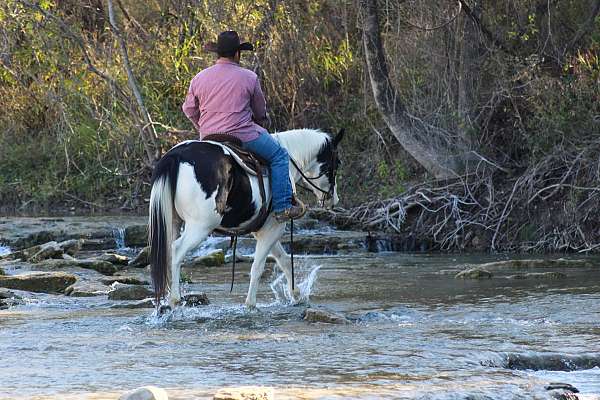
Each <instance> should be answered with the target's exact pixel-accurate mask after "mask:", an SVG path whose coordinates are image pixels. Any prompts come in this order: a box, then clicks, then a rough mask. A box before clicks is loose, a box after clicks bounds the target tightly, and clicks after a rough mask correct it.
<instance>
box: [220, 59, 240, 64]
mask: <svg viewBox="0 0 600 400" xmlns="http://www.w3.org/2000/svg"><path fill="white" fill-rule="evenodd" d="M217 64H230V65H239V64H238V63H236V62H235V61H229V60H223V59H218V60H217Z"/></svg>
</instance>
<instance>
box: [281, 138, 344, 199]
mask: <svg viewBox="0 0 600 400" xmlns="http://www.w3.org/2000/svg"><path fill="white" fill-rule="evenodd" d="M290 162H291V163H292V165H293V166H294V168H296V170H297V171H298V173H299V174H300V176H301V177H302V178H303V179H304V181H305V182H306V183H308V184H309V185H310V186H312V187H313V188H314V189H316V190H317V191H319V192H321V193H323V195H324V196H323V198H322V200H321V206H322V207H325V202H326V201H327V200H330V199H332V198H333V192H334V190H335V175H336V173H337V151H336V150H332V152H331V169H330V170H327V171H323V172H321V173H320V174H319V175H317V176H306V174H304V172H302V170H301V169H300V167H299V166H298V163H296V160H294V159H293V158H292V157H291V156H290ZM325 175H327V178H328V179H329V190H328V191H325V190H323V189H321V188H320V187H319V186H317V185H315V184H314V183H313V181H316V180H317V179H320V178H322V177H323V176H325ZM296 185H297V186H299V187H301V188H303V189H305V190H310V189H309V188H307V187H305V186H303V185H301V184H296Z"/></svg>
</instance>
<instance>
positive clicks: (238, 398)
mask: <svg viewBox="0 0 600 400" xmlns="http://www.w3.org/2000/svg"><path fill="white" fill-rule="evenodd" d="M274 398H275V395H274V391H273V388H270V387H261V386H242V387H236V388H222V389H219V390H218V391H217V393H215V397H213V399H214V400H273V399H274Z"/></svg>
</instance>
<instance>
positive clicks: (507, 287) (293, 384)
mask: <svg viewBox="0 0 600 400" xmlns="http://www.w3.org/2000/svg"><path fill="white" fill-rule="evenodd" d="M498 258H501V257H500V256H495V257H494V256H480V255H470V256H456V255H432V254H399V253H385V254H354V255H344V256H324V257H297V259H298V260H299V261H298V262H299V264H300V265H299V266H298V271H297V272H298V274H297V282H298V286H299V287H300V289H301V291H302V294H303V296H304V297H305V301H306V302H308V303H310V305H311V306H313V307H326V308H327V309H328V310H332V311H335V312H339V313H342V314H344V315H345V316H347V317H348V318H349V319H350V320H351V323H349V324H346V325H331V324H323V323H308V322H305V321H303V320H302V313H303V311H304V309H305V308H306V305H305V304H298V305H294V304H291V303H290V302H289V301H288V298H289V297H288V295H287V294H286V290H285V286H284V284H283V283H284V279H283V278H282V277H281V276H280V274H279V273H277V271H275V272H273V271H271V270H267V271H266V272H265V275H264V279H263V282H262V283H261V286H260V291H259V304H258V309H257V310H255V311H248V310H246V309H245V308H244V307H242V306H241V304H242V303H243V301H244V298H245V294H246V289H247V284H248V277H247V274H248V268H247V266H246V267H245V268H244V267H243V266H240V267H241V268H240V269H239V270H238V276H236V286H235V288H234V291H233V293H229V283H228V282H229V274H230V271H229V269H228V268H226V267H217V268H205V269H202V270H194V271H188V273H189V274H190V276H191V278H192V281H193V282H195V283H194V284H188V285H186V287H185V288H186V290H192V291H205V292H206V293H207V294H208V295H209V297H210V299H211V301H212V303H211V305H209V306H200V307H197V308H178V309H176V310H175V311H174V312H172V313H171V314H167V315H164V316H162V317H160V318H159V317H156V316H154V315H153V314H152V310H148V309H141V310H122V309H111V308H109V306H110V304H111V303H109V302H108V301H107V300H106V299H105V298H70V297H65V296H53V295H39V294H36V295H30V298H28V300H27V304H26V305H21V306H17V307H13V308H10V309H9V310H3V311H0V398H2V399H20V398H39V399H42V398H43V399H45V398H56V399H71V398H84V399H85V398H88V399H104V398H106V399H116V398H118V394H117V393H118V392H120V391H123V390H128V389H131V388H135V387H138V386H142V385H157V386H160V387H163V388H166V389H167V390H168V391H169V393H170V394H171V398H172V399H196V398H198V399H200V398H211V397H210V396H211V393H214V390H215V388H218V387H223V386H240V385H266V386H271V387H274V388H275V392H276V394H277V398H307V399H308V398H311V399H312V398H323V399H342V398H364V399H376V398H406V399H546V398H550V395H549V394H548V393H549V392H547V391H546V390H545V389H544V385H545V384H547V383H548V382H556V381H558V382H566V383H570V384H572V385H574V386H575V387H577V388H578V389H579V390H580V391H581V392H583V393H600V369H599V368H598V367H597V366H595V367H591V368H587V369H577V370H574V371H571V372H563V371H548V370H540V371H534V370H531V369H529V370H527V369H526V370H519V369H509V368H507V367H508V366H510V365H509V362H508V360H509V359H510V358H511V357H514V356H525V357H529V356H532V357H536V356H544V355H546V354H560V355H561V357H563V358H565V357H567V358H568V357H577V356H583V355H586V356H590V355H591V356H598V355H599V353H600V279H599V278H600V269H599V268H583V269H577V270H573V271H567V275H568V277H567V278H566V279H562V280H528V279H526V280H510V279H506V278H504V277H503V276H502V273H500V274H499V276H495V277H494V278H493V279H488V280H476V281H471V280H457V279H454V273H455V270H456V266H457V265H460V264H463V263H466V262H484V261H491V260H493V259H498ZM507 274H508V272H507ZM573 369H576V368H573Z"/></svg>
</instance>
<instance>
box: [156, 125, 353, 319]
mask: <svg viewBox="0 0 600 400" xmlns="http://www.w3.org/2000/svg"><path fill="white" fill-rule="evenodd" d="M343 134H344V131H343V130H341V131H340V132H339V133H338V134H337V135H336V136H335V137H334V138H331V137H330V136H329V135H327V134H326V133H323V132H321V131H319V130H312V129H298V130H291V131H286V132H280V133H276V134H274V135H273V136H274V138H275V139H276V140H278V141H279V143H280V144H281V145H282V146H283V147H284V148H285V149H286V150H287V152H288V154H289V155H290V158H291V159H292V160H293V161H294V163H292V162H290V177H291V179H292V182H294V183H295V182H298V181H304V184H306V186H308V187H309V188H310V189H311V190H312V191H313V193H314V194H315V195H316V197H317V199H318V200H319V201H320V202H321V203H322V204H324V205H327V206H330V207H332V206H334V205H335V204H337V202H338V200H339V199H338V195H337V187H336V180H335V174H336V171H337V168H338V164H339V161H338V158H337V146H338V144H339V142H340V140H341V139H342V136H343ZM258 179H259V178H258V177H256V176H254V175H251V174H248V173H247V172H246V171H245V170H244V169H243V168H242V167H240V166H239V165H238V164H237V163H236V162H235V160H233V158H232V156H231V155H229V153H228V152H227V150H225V149H223V148H222V147H221V146H219V145H217V144H211V143H210V142H202V141H198V140H190V141H186V142H182V143H180V144H178V145H176V146H175V147H173V148H172V149H171V150H169V151H168V152H167V153H166V154H165V155H164V156H163V157H162V159H161V160H160V161H159V162H158V164H157V165H156V168H155V170H154V176H153V179H152V181H153V184H152V193H151V195H150V221H149V243H150V259H151V271H152V280H153V283H154V290H155V294H156V298H157V300H158V301H160V300H162V299H163V298H164V297H165V296H166V297H167V299H168V304H169V306H171V307H174V306H175V305H176V304H177V303H178V302H179V301H180V298H181V294H180V289H179V279H180V267H181V262H182V261H183V258H184V257H185V255H186V254H187V253H188V252H189V251H190V250H192V249H195V248H196V247H198V245H200V243H201V242H202V241H204V240H205V239H206V237H207V236H208V235H209V234H210V233H211V232H212V231H213V230H215V229H225V230H231V229H236V228H243V227H244V226H248V225H249V224H250V223H251V222H252V220H253V219H254V218H255V217H256V216H257V215H258V213H259V211H260V208H261V204H262V199H261V195H260V190H259V184H258ZM261 179H265V191H266V197H267V198H268V199H270V196H271V193H270V187H269V182H268V178H261ZM182 224H183V230H181V229H180V228H181V226H182ZM284 229H285V223H279V222H277V221H276V220H275V218H274V217H273V216H272V215H269V217H268V218H267V220H266V222H265V224H264V225H263V226H262V228H261V229H260V230H258V231H257V232H255V233H254V234H253V235H254V237H255V238H256V249H255V253H254V262H253V263H252V270H251V274H250V287H249V289H248V295H247V297H246V306H248V307H250V308H253V307H256V291H257V288H258V282H259V279H260V276H261V275H262V273H263V270H264V266H265V261H266V259H267V256H268V254H269V253H271V254H272V255H273V256H274V257H275V259H276V261H277V265H278V266H279V268H281V270H282V271H283V272H284V274H285V277H286V279H287V284H288V288H289V290H290V293H293V295H294V296H296V295H297V292H296V293H294V291H293V290H292V283H291V282H292V271H291V268H290V257H289V255H288V254H287V253H286V252H285V250H284V249H283V246H282V245H281V243H280V241H279V240H280V238H281V236H282V235H283V232H284ZM180 231H181V235H180V236H179V237H178V238H177V237H176V236H177V235H179V233H180ZM169 270H170V273H169Z"/></svg>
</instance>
